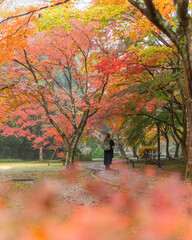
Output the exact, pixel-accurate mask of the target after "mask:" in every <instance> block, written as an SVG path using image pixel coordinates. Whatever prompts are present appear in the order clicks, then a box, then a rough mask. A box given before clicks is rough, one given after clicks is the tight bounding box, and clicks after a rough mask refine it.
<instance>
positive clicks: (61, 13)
mask: <svg viewBox="0 0 192 240" xmlns="http://www.w3.org/2000/svg"><path fill="white" fill-rule="evenodd" d="M79 17H80V12H79V11H78V10H77V9H74V8H72V7H71V8H70V7H67V5H63V6H58V7H56V8H53V9H46V10H44V11H43V14H42V18H40V19H39V21H40V24H39V25H38V29H39V30H40V31H42V30H47V31H50V30H51V29H53V28H56V27H59V26H62V27H63V28H64V29H65V30H68V31H70V30H72V27H71V25H70V21H71V20H72V19H73V18H79Z"/></svg>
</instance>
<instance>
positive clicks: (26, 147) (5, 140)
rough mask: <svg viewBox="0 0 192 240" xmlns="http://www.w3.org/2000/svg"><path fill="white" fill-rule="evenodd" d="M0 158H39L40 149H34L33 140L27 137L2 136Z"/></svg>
mask: <svg viewBox="0 0 192 240" xmlns="http://www.w3.org/2000/svg"><path fill="white" fill-rule="evenodd" d="M0 158H12V159H23V160H29V159H38V150H34V149H33V148H32V142H31V141H29V140H27V139H26V138H25V137H20V138H17V137H15V136H9V137H4V136H0Z"/></svg>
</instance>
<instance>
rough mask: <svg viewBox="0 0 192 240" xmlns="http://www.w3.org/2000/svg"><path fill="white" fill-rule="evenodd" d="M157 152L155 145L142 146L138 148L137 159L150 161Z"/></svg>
mask: <svg viewBox="0 0 192 240" xmlns="http://www.w3.org/2000/svg"><path fill="white" fill-rule="evenodd" d="M156 154H157V147H155V146H144V147H140V148H139V149H138V157H139V159H145V161H146V162H147V163H151V161H152V160H153V159H155V157H156Z"/></svg>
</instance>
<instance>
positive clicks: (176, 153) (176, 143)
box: [174, 142, 180, 157]
mask: <svg viewBox="0 0 192 240" xmlns="http://www.w3.org/2000/svg"><path fill="white" fill-rule="evenodd" d="M179 146H180V143H179V142H175V154H174V157H179Z"/></svg>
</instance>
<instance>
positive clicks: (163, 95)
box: [0, 1, 191, 167]
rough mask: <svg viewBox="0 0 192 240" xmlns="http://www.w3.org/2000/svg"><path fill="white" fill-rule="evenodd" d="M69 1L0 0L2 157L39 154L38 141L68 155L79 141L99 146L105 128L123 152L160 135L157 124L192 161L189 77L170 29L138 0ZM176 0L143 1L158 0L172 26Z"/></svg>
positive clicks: (174, 28) (153, 141)
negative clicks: (16, 1)
mask: <svg viewBox="0 0 192 240" xmlns="http://www.w3.org/2000/svg"><path fill="white" fill-rule="evenodd" d="M130 2H131V3H132V1H130ZM135 2H136V3H137V1H135ZM63 3H65V2H59V1H55V2H52V3H51V4H52V5H51V7H50V5H49V4H48V3H46V2H45V3H42V2H41V3H40V4H39V7H38V6H37V5H33V6H24V7H21V6H19V7H17V6H16V8H13V2H11V1H7V2H5V1H3V2H2V3H1V7H2V9H1V16H2V20H1V28H2V32H1V43H0V44H1V49H2V51H1V73H2V77H1V116H2V117H1V134H2V135H1V142H2V143H3V144H4V146H7V147H2V149H1V157H12V156H13V155H15V157H16V156H18V157H21V158H23V159H32V158H33V159H34V158H37V154H38V151H37V150H40V152H41V153H40V155H42V149H44V151H47V153H46V154H47V156H48V157H50V155H51V151H55V150H56V149H59V151H58V152H59V153H58V157H64V156H65V158H66V163H67V165H70V164H71V163H73V161H74V159H75V154H76V152H77V148H78V146H79V149H82V146H84V147H87V145H89V146H91V145H92V147H93V142H95V143H96V144H95V146H94V148H95V149H94V150H95V151H96V152H99V153H98V154H101V148H100V147H99V144H100V143H101V142H102V138H103V137H102V136H103V135H104V134H105V133H106V132H107V131H111V132H112V133H113V136H114V138H115V139H116V141H117V147H118V150H119V152H120V155H121V156H122V157H124V156H125V149H126V148H128V147H130V148H133V149H136V148H137V147H138V146H142V145H156V144H157V128H158V127H157V126H160V131H161V136H162V137H163V138H164V139H165V142H166V149H165V154H166V156H167V157H169V155H170V152H169V143H170V142H171V143H174V145H175V149H174V153H173V152H172V154H174V156H175V157H178V156H179V147H180V149H181V150H180V155H182V157H183V158H184V159H185V162H186V166H187V167H189V165H190V164H189V163H190V161H189V159H190V156H189V154H190V150H189V149H190V144H189V142H188V141H190V139H189V136H190V134H189V133H188V130H187V126H190V124H189V123H188V125H187V121H189V119H190V118H189V116H187V113H189V109H188V97H187V93H188V85H187V87H186V76H185V74H184V70H185V69H183V66H185V65H183V59H182V57H181V51H180V50H179V49H178V47H177V45H176V43H175V42H174V41H173V39H172V37H170V35H169V34H167V32H165V31H164V30H163V32H162V29H161V28H162V27H161V28H160V30H161V31H159V26H158V24H156V23H153V24H152V23H151V22H150V21H151V19H150V18H149V20H150V21H148V20H147V18H148V16H147V18H145V17H144V16H143V15H142V14H141V13H142V9H140V8H139V6H140V5H139V4H138V5H137V4H135V7H136V8H138V9H139V10H140V11H138V10H136V8H135V7H133V6H132V5H130V4H129V2H127V1H121V2H116V1H110V2H108V1H93V2H88V3H87V5H83V7H79V6H81V4H82V3H81V2H79V3H76V2H68V1H66V3H65V4H63ZM10 4H12V5H10ZM42 4H43V5H42ZM132 4H133V3H132ZM133 5H134V4H133ZM175 5H176V3H175V2H169V1H163V2H161V3H160V2H158V1H156V2H155V5H151V6H147V8H148V7H149V8H150V7H151V9H152V8H153V7H154V8H153V9H152V10H154V9H158V12H159V14H161V15H162V16H164V18H166V19H167V22H166V24H167V29H169V28H170V27H171V31H172V33H175V34H176V33H177V30H178V29H180V25H179V24H180V23H179V21H180V19H179V18H177V16H176V15H175ZM10 6H12V7H10ZM155 7H156V8H155ZM185 7H186V6H185ZM190 7H191V3H189V4H188V5H187V11H188V12H190ZM5 9H6V11H5ZM152 10H151V11H152ZM181 10H182V8H181ZM184 10H185V13H186V9H184ZM151 14H152V13H151ZM144 15H145V14H144ZM178 16H179V15H178ZM178 19H179V20H178ZM152 22H153V21H152ZM155 24H156V26H155ZM5 26H6V27H5ZM181 41H184V40H180V42H181ZM181 44H182V43H181ZM183 44H184V43H183ZM185 72H186V70H185ZM186 88H187V90H186ZM187 109H188V111H187ZM9 142H11V144H10V143H9ZM2 146H3V145H2ZM17 146H18V147H17ZM31 147H33V148H34V149H36V150H35V151H30V149H31ZM188 148H189V149H188ZM25 149H26V150H25ZM45 149H47V150H45ZM92 150H93V148H92ZM17 152H18V153H19V154H18V153H17ZM24 152H27V154H26V153H24ZM96 156H97V153H96Z"/></svg>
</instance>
